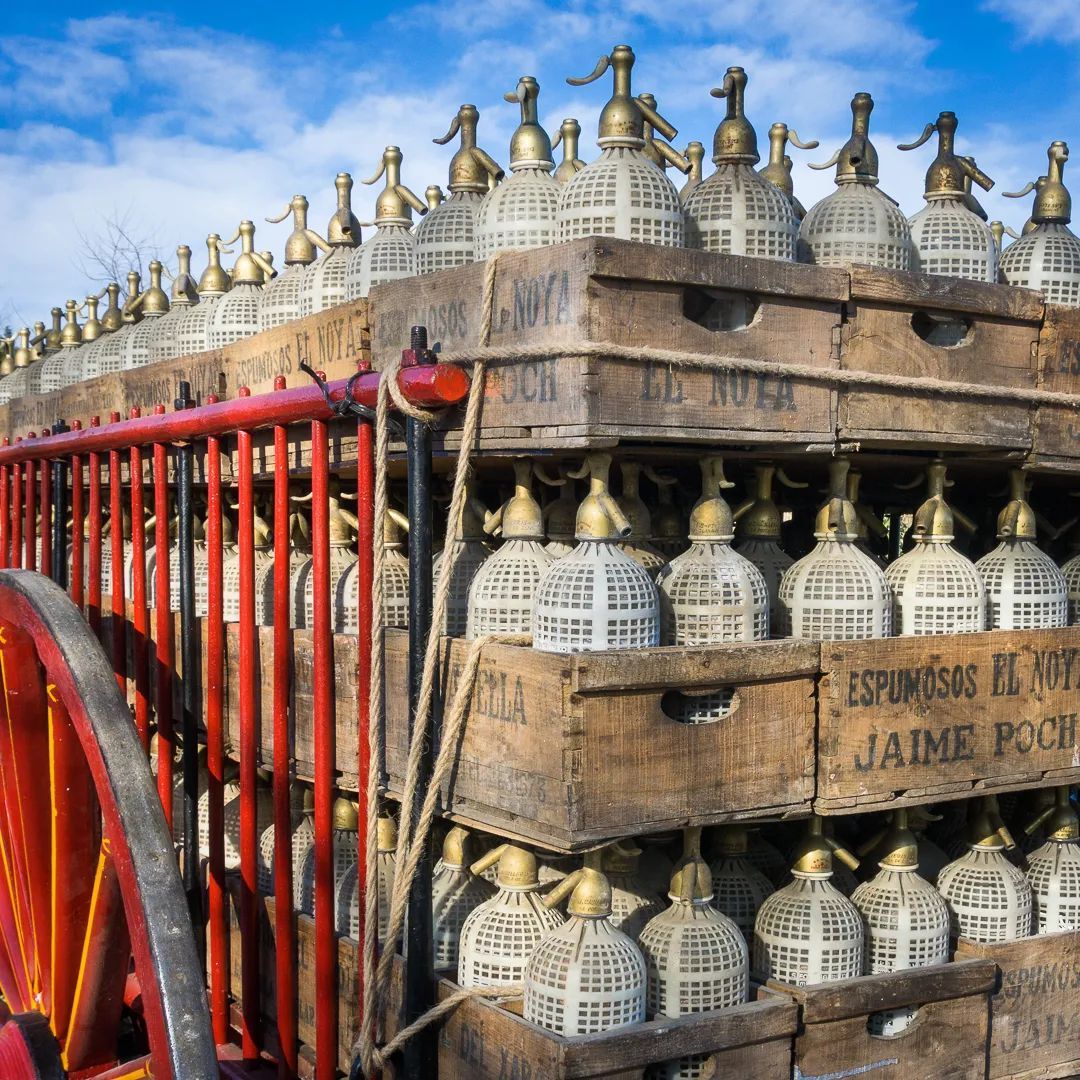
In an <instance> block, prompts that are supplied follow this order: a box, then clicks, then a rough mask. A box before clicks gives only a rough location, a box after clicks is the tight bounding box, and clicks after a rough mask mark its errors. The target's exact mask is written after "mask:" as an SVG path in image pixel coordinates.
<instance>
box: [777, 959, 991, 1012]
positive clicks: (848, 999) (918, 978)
mask: <svg viewBox="0 0 1080 1080" xmlns="http://www.w3.org/2000/svg"><path fill="white" fill-rule="evenodd" d="M767 985H768V986H770V987H773V988H774V989H781V990H783V991H784V992H785V993H787V994H788V995H790V996H791V997H792V998H793V999H794V1000H795V1001H797V1002H798V1003H799V1004H800V1005H801V1006H802V1012H801V1017H802V1021H803V1023H804V1024H817V1023H821V1022H822V1021H826V1020H846V1019H847V1018H848V1017H851V1016H864V1017H865V1016H869V1015H870V1014H871V1013H875V1012H883V1011H884V1010H886V1009H900V1008H903V1007H904V1006H905V1005H925V1004H926V1003H927V1002H930V1001H947V1000H949V999H950V998H958V997H966V996H968V995H969V994H987V993H990V992H991V991H992V990H994V989H995V988H996V986H997V967H996V965H995V964H993V963H991V962H989V961H987V960H977V959H973V960H963V961H958V962H956V963H952V964H938V965H936V966H934V967H926V968H912V969H910V970H907V971H894V972H891V973H890V974H889V976H888V978H884V977H883V976H881V975H861V976H859V977H858V978H855V979H843V980H841V981H840V982H831V983H819V984H817V985H815V986H786V985H784V984H782V983H774V982H773V981H771V980H770V982H769V983H768V984H767Z"/></svg>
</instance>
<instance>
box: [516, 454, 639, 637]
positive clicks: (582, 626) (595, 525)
mask: <svg viewBox="0 0 1080 1080" xmlns="http://www.w3.org/2000/svg"><path fill="white" fill-rule="evenodd" d="M610 467H611V455H610V454H606V453H592V454H589V456H588V458H587V460H586V464H585V468H584V469H583V470H582V471H581V472H579V473H571V474H570V475H571V476H575V477H578V476H584V475H585V473H586V472H588V474H589V477H590V480H589V494H588V495H587V496H586V497H585V499H584V501H583V502H582V504H581V506H580V507H579V508H578V513H577V523H576V526H575V535H576V537H577V540H578V544H577V547H575V548H574V550H573V551H571V552H570V553H569V554H568V555H564V556H563V557H562V558H561V559H558V560H557V561H556V562H554V563H552V565H551V566H550V567H549V568H548V570H547V573H545V574H544V577H543V578H542V579H541V581H540V584H539V586H538V587H537V591H536V599H535V602H534V606H533V648H535V649H541V650H543V651H546V652H585V651H589V650H600V649H626V648H630V649H632V648H647V647H649V646H652V645H659V643H660V598H659V593H658V591H657V588H656V586H655V585H654V584H653V581H652V579H651V578H650V576H649V574H648V573H647V571H646V570H645V569H644V568H643V567H642V566H641V565H640V564H639V563H636V562H635V561H634V560H633V559H632V558H630V556H629V555H627V554H626V553H625V552H623V551H621V550H620V549H619V545H618V543H617V541H618V540H620V539H622V538H624V537H626V536H628V535H629V533H630V522H629V521H627V519H626V517H625V516H624V514H623V513H622V511H621V510H620V509H619V507H618V505H617V504H616V502H615V500H614V499H613V498H612V497H611V494H610V492H609V491H608V471H609V469H610Z"/></svg>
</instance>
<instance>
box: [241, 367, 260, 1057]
mask: <svg viewBox="0 0 1080 1080" xmlns="http://www.w3.org/2000/svg"><path fill="white" fill-rule="evenodd" d="M249 395H250V391H249V390H248V388H247V387H246V386H242V387H241V388H240V396H241V398H246V397H248V396H249ZM236 456H237V471H238V477H237V479H238V486H239V506H238V510H239V521H238V527H237V545H238V548H239V551H238V554H239V561H240V568H239V569H240V575H239V576H240V598H239V599H240V610H239V616H240V663H239V665H238V667H239V679H240V686H239V690H240V952H241V965H242V968H241V971H242V975H241V978H242V986H243V1014H244V1015H243V1055H244V1060H245V1061H256V1060H258V1057H259V1045H260V1042H261V1039H260V1030H259V1015H260V1009H259V1001H260V995H261V987H260V980H259V923H258V907H257V905H258V880H257V873H258V868H257V862H258V853H259V830H258V794H259V793H258V784H259V778H258V772H257V769H256V762H257V761H258V754H259V742H260V731H259V727H260V719H261V718H260V716H259V709H258V702H257V698H256V695H257V693H258V687H257V685H256V682H255V653H256V650H257V648H258V642H257V641H256V637H255V491H254V475H253V466H252V448H251V432H250V431H238V432H237V433H236Z"/></svg>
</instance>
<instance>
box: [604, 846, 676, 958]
mask: <svg viewBox="0 0 1080 1080" xmlns="http://www.w3.org/2000/svg"><path fill="white" fill-rule="evenodd" d="M640 857H641V848H639V847H636V846H634V844H633V843H631V842H630V841H626V840H617V841H616V842H615V843H614V844H611V845H609V846H608V847H606V848H604V850H603V852H602V853H601V856H600V863H599V869H602V870H603V871H604V876H605V877H606V878H607V880H608V885H609V886H610V887H611V922H612V925H614V926H615V928H616V929H617V930H621V931H622V932H623V933H624V934H626V936H627V937H629V938H633V939H634V940H635V941H636V940H637V936H638V934H639V933H640V932H641V928H642V927H643V926H644V925H645V924H646V923H647V922H648V921H649V920H650V919H651V918H652V917H653V916H654V915H656V914H658V913H659V912H660V911H662V910H663V908H664V904H663V901H661V899H660V896H659V894H658V893H656V892H655V891H654V890H653V889H652V888H650V886H649V885H648V884H647V883H646V882H645V881H644V880H643V879H642V877H641V876H640V874H639V873H638V860H639V859H640Z"/></svg>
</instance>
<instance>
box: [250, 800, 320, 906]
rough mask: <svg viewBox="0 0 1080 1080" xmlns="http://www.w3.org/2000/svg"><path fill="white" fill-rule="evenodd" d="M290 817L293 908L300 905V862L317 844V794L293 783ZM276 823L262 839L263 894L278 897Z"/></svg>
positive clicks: (260, 843) (260, 884) (260, 862)
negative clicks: (275, 854) (315, 842)
mask: <svg viewBox="0 0 1080 1080" xmlns="http://www.w3.org/2000/svg"><path fill="white" fill-rule="evenodd" d="M289 816H290V823H291V825H292V831H291V834H290V836H289V850H290V853H291V858H290V860H289V861H290V869H291V871H292V873H291V880H292V894H293V905H294V907H296V908H299V905H300V862H301V859H302V858H303V856H304V853H305V852H306V851H307V849H308V845H309V844H311V843H314V841H315V793H314V791H313V790H312V789H311V788H310V787H309V786H308V785H307V784H298V783H297V784H293V785H292V787H291V788H290V789H289ZM274 836H275V834H274V823H273V822H271V823H270V824H269V825H267V827H266V828H265V829H264V830H263V834H262V836H260V837H259V876H258V884H259V892H261V893H265V894H266V895H267V896H273V895H274V880H275V877H274V875H275V871H276V865H275V861H274Z"/></svg>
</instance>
